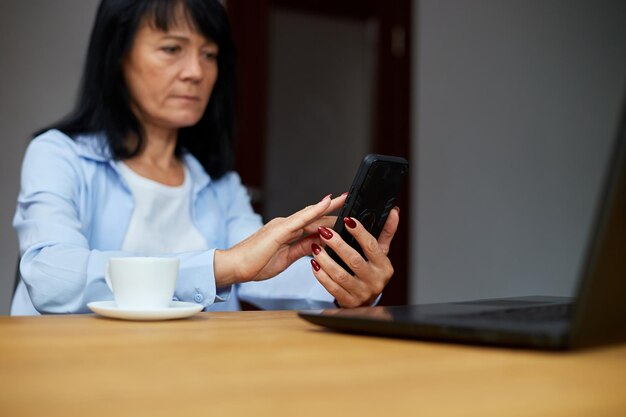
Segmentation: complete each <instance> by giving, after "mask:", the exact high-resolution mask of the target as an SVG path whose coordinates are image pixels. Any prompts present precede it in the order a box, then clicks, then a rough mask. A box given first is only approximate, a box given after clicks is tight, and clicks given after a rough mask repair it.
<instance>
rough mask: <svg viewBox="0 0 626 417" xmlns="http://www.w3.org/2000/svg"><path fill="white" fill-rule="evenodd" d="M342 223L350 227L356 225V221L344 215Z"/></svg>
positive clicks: (352, 227)
mask: <svg viewBox="0 0 626 417" xmlns="http://www.w3.org/2000/svg"><path fill="white" fill-rule="evenodd" d="M343 223H344V224H345V225H346V226H348V227H349V228H350V229H354V228H355V227H356V222H355V221H354V220H353V219H352V218H351V217H344V218H343Z"/></svg>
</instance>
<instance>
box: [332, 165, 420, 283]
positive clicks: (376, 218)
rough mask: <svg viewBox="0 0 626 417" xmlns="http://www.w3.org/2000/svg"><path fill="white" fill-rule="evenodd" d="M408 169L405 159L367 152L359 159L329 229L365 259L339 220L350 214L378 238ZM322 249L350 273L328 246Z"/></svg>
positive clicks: (341, 220)
mask: <svg viewBox="0 0 626 417" xmlns="http://www.w3.org/2000/svg"><path fill="white" fill-rule="evenodd" d="M408 170H409V163H408V161H407V160H406V159H404V158H400V157H397V156H387V155H378V154H369V155H366V156H365V157H364V158H363V160H362V161H361V165H360V166H359V169H358V171H357V173H356V176H355V177H354V181H353V182H352V186H351V187H350V191H349V192H348V197H347V198H346V202H345V203H344V205H343V207H342V209H341V211H340V212H339V215H338V216H337V221H336V222H335V225H334V226H333V230H335V232H336V233H338V234H339V235H340V236H341V237H342V238H343V240H344V241H345V242H346V243H348V244H349V245H350V246H352V247H353V248H354V249H356V250H357V251H358V252H359V253H360V254H361V256H363V257H365V258H366V259H367V257H366V256H365V254H364V253H363V249H361V246H359V244H358V243H357V241H356V239H355V238H353V237H352V235H351V234H350V232H348V230H347V228H346V225H345V224H344V222H343V219H344V217H353V218H355V219H357V220H359V221H360V222H361V223H362V224H363V226H365V228H366V229H367V230H368V231H369V232H370V233H371V234H372V235H373V236H374V237H375V238H376V239H378V236H380V232H381V231H382V230H383V226H384V225H385V221H387V216H388V215H389V211H391V209H392V208H393V207H394V206H395V205H396V201H397V199H398V193H399V192H400V187H401V186H402V182H403V180H404V177H405V176H406V174H407V172H408ZM326 251H327V252H328V254H329V255H330V257H331V258H333V260H334V261H335V262H337V263H338V264H339V265H341V267H343V268H344V269H345V270H346V271H348V272H350V273H351V274H353V275H354V273H353V272H352V270H351V269H350V268H349V267H348V266H347V265H346V263H345V262H344V261H343V260H342V259H341V258H340V257H339V255H337V254H336V253H335V252H334V251H333V250H332V249H331V248H329V247H326Z"/></svg>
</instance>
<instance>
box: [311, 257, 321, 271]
mask: <svg viewBox="0 0 626 417" xmlns="http://www.w3.org/2000/svg"><path fill="white" fill-rule="evenodd" d="M311 266H312V267H313V269H315V271H319V270H320V268H321V267H320V264H318V263H317V261H316V260H315V259H311Z"/></svg>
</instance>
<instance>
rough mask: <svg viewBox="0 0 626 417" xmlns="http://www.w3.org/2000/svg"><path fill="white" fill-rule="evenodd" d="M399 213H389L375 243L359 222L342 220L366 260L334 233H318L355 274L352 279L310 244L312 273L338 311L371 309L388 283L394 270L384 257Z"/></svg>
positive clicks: (319, 248) (347, 219) (395, 227)
mask: <svg viewBox="0 0 626 417" xmlns="http://www.w3.org/2000/svg"><path fill="white" fill-rule="evenodd" d="M399 212H400V210H399V209H398V208H397V207H394V208H393V209H392V210H391V212H390V213H389V216H388V217H387V221H386V222H385V226H384V227H383V230H382V232H381V233H380V236H379V238H378V240H376V239H375V238H374V236H372V235H371V234H370V233H369V232H368V231H367V230H366V229H365V228H364V227H363V225H362V224H361V223H360V222H359V221H358V220H356V219H353V218H346V219H344V223H345V225H346V229H347V230H348V231H349V232H350V234H351V235H352V236H354V237H355V238H356V241H357V242H358V243H359V245H360V246H361V248H362V249H363V252H364V253H365V256H366V258H367V259H365V258H363V257H362V256H361V255H360V254H359V253H358V252H357V251H356V250H354V249H353V248H352V247H351V246H350V245H348V244H347V243H346V242H344V240H343V239H342V238H341V237H340V236H339V235H338V234H337V233H335V232H334V231H332V230H330V229H328V228H323V227H321V228H320V230H319V233H320V236H321V237H322V239H321V240H322V241H323V242H324V244H326V245H327V246H329V247H331V248H332V249H333V250H334V251H335V253H336V254H337V255H339V257H340V258H341V259H343V261H344V262H345V263H346V265H348V267H350V269H352V271H353V272H354V275H351V274H350V273H349V272H348V271H346V270H345V269H343V268H342V267H341V266H339V264H337V263H336V262H335V261H334V260H333V259H332V258H331V257H330V256H329V255H328V253H327V252H326V251H325V250H324V249H322V248H321V247H319V246H318V245H316V244H315V243H314V244H312V246H311V249H312V251H313V256H314V259H312V260H311V264H312V265H313V273H314V274H315V277H316V278H317V279H318V281H319V282H320V283H321V284H322V285H323V286H324V288H326V290H328V292H329V293H331V294H332V295H333V296H334V297H335V300H337V303H338V304H339V305H340V306H341V307H360V306H368V305H371V304H372V303H373V302H374V301H375V300H376V298H377V297H378V296H379V295H380V294H381V293H382V291H383V288H385V285H387V283H388V282H389V280H390V279H391V276H392V275H393V266H392V265H391V261H390V260H389V258H388V257H387V254H388V253H389V246H390V245H391V240H392V239H393V236H394V235H395V233H396V230H397V229H398V222H399V221H400V215H399Z"/></svg>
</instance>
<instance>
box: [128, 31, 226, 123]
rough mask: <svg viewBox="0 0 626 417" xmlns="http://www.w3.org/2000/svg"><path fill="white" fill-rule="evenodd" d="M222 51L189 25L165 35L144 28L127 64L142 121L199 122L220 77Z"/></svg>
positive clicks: (133, 99) (132, 101)
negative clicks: (218, 57) (218, 63)
mask: <svg viewBox="0 0 626 417" xmlns="http://www.w3.org/2000/svg"><path fill="white" fill-rule="evenodd" d="M180 21H184V20H180ZM217 53H218V46H217V45H216V44H215V43H214V42H212V41H210V40H208V39H206V38H205V37H203V36H202V35H200V34H199V33H197V32H196V31H194V30H193V29H192V28H190V27H189V25H185V24H183V23H181V24H179V25H175V27H173V28H170V30H168V31H167V32H163V31H160V30H158V29H155V28H153V27H152V26H151V25H149V24H147V23H144V24H142V25H141V26H140V27H139V29H138V31H137V34H136V36H135V40H134V44H133V46H132V49H131V50H130V53H129V54H128V56H127V57H126V58H125V59H124V62H123V64H122V70H123V73H124V78H125V80H126V85H127V86H128V90H129V92H130V96H131V97H130V104H131V109H132V111H133V113H134V114H135V116H136V117H137V118H138V119H139V121H140V123H142V124H143V126H144V127H145V128H150V127H156V128H161V129H178V128H181V127H186V126H192V125H194V124H196V123H197V122H198V121H199V120H200V118H201V117H202V115H203V114H204V110H205V108H206V106H207V103H208V102H209V98H210V97H211V92H212V91H213V86H214V85H215V81H216V79H217Z"/></svg>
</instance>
